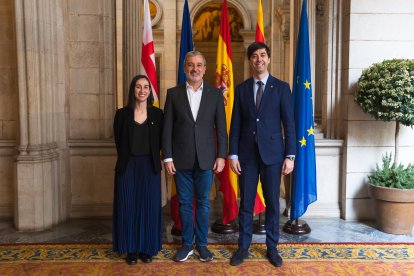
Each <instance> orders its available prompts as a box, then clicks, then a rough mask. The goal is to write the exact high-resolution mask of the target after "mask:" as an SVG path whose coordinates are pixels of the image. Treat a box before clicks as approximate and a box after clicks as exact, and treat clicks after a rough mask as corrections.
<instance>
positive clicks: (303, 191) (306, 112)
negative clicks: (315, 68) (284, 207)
mask: <svg viewBox="0 0 414 276" xmlns="http://www.w3.org/2000/svg"><path fill="white" fill-rule="evenodd" d="M293 80H294V81H293V105H294V112H295V128H296V139H297V143H296V159H295V170H294V173H293V181H292V195H291V198H292V199H291V211H290V220H291V221H294V220H296V219H298V218H299V217H301V216H302V215H303V214H304V213H305V212H306V210H307V208H308V205H309V204H311V203H312V202H315V201H316V199H317V196H316V161H315V136H314V121H313V110H312V89H311V87H312V85H313V84H312V83H311V68H310V52H309V30H308V17H307V14H306V0H304V1H303V4H302V13H301V16H300V25H299V34H298V42H297V48H296V61H295V69H294V78H293Z"/></svg>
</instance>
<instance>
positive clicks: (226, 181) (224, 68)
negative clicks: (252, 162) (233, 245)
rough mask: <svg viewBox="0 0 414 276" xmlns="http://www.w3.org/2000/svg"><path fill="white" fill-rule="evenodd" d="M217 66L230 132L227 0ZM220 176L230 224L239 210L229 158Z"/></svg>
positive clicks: (225, 214)
mask: <svg viewBox="0 0 414 276" xmlns="http://www.w3.org/2000/svg"><path fill="white" fill-rule="evenodd" d="M216 66H217V67H216V87H217V88H219V89H221V91H222V92H223V96H224V108H225V111H226V120H227V132H229V130H230V121H231V113H232V111H233V102H234V83H233V63H232V52H231V37H230V27H229V16H228V11H227V2H226V0H223V5H222V9H221V18H220V29H219V38H218V45H217V61H216ZM218 178H219V181H220V191H221V192H222V193H223V224H228V223H230V222H232V221H233V220H234V219H235V218H236V217H237V213H238V210H239V207H238V205H237V175H236V174H235V173H234V172H233V171H232V170H231V169H230V164H229V159H228V158H226V163H225V166H224V169H223V171H222V172H221V173H220V174H219V175H218Z"/></svg>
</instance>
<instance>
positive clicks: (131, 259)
mask: <svg viewBox="0 0 414 276" xmlns="http://www.w3.org/2000/svg"><path fill="white" fill-rule="evenodd" d="M126 263H127V264H129V265H136V264H137V253H128V255H127V257H126Z"/></svg>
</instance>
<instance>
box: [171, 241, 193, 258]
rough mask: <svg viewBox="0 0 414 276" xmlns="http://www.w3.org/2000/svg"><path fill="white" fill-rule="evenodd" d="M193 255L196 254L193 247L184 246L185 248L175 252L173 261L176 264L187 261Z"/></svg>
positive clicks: (182, 247)
mask: <svg viewBox="0 0 414 276" xmlns="http://www.w3.org/2000/svg"><path fill="white" fill-rule="evenodd" d="M193 253H194V249H193V246H192V245H185V244H183V246H181V248H179V249H178V250H177V252H175V255H174V257H173V260H174V261H176V262H184V261H187V259H188V257H189V256H191V255H193Z"/></svg>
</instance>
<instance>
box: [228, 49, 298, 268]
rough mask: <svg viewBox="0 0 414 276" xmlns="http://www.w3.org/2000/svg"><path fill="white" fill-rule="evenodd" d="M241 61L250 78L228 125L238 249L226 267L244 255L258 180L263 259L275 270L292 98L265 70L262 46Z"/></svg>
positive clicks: (290, 163) (290, 160)
mask: <svg viewBox="0 0 414 276" xmlns="http://www.w3.org/2000/svg"><path fill="white" fill-rule="evenodd" d="M247 58H248V59H249V63H250V66H251V67H252V69H253V77H252V78H249V79H247V80H246V81H244V82H243V83H241V84H240V85H238V86H237V87H236V90H235V96H234V104H233V113H232V119H231V126H230V141H229V142H230V152H229V155H230V167H231V169H232V170H233V171H234V172H235V173H236V174H238V175H239V187H240V208H239V240H238V245H239V248H238V250H237V251H236V252H235V253H234V255H233V257H232V258H231V261H230V264H231V265H239V264H241V263H242V262H243V261H244V259H245V258H247V256H248V248H249V246H250V243H251V240H252V232H253V229H252V223H253V207H254V201H255V196H256V190H257V183H258V180H259V176H260V181H261V183H262V188H263V196H264V199H265V204H266V215H265V229H266V245H267V257H268V259H269V261H270V262H271V263H272V264H273V265H274V266H281V265H282V258H281V257H280V255H279V253H278V251H277V248H276V247H277V244H278V241H279V212H280V211H279V188H280V187H279V186H280V177H281V173H283V174H284V175H286V174H289V173H291V172H292V171H293V167H294V156H295V124H294V114H293V106H292V94H291V92H290V88H289V85H288V84H287V83H285V82H283V81H281V80H279V79H277V78H275V77H273V76H272V75H270V74H269V72H268V71H267V66H268V65H269V63H270V49H269V47H268V46H267V45H266V44H264V43H261V42H254V43H252V44H251V45H250V46H249V47H248V49H247ZM282 124H283V131H282V127H281V125H282ZM283 133H284V141H283Z"/></svg>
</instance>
